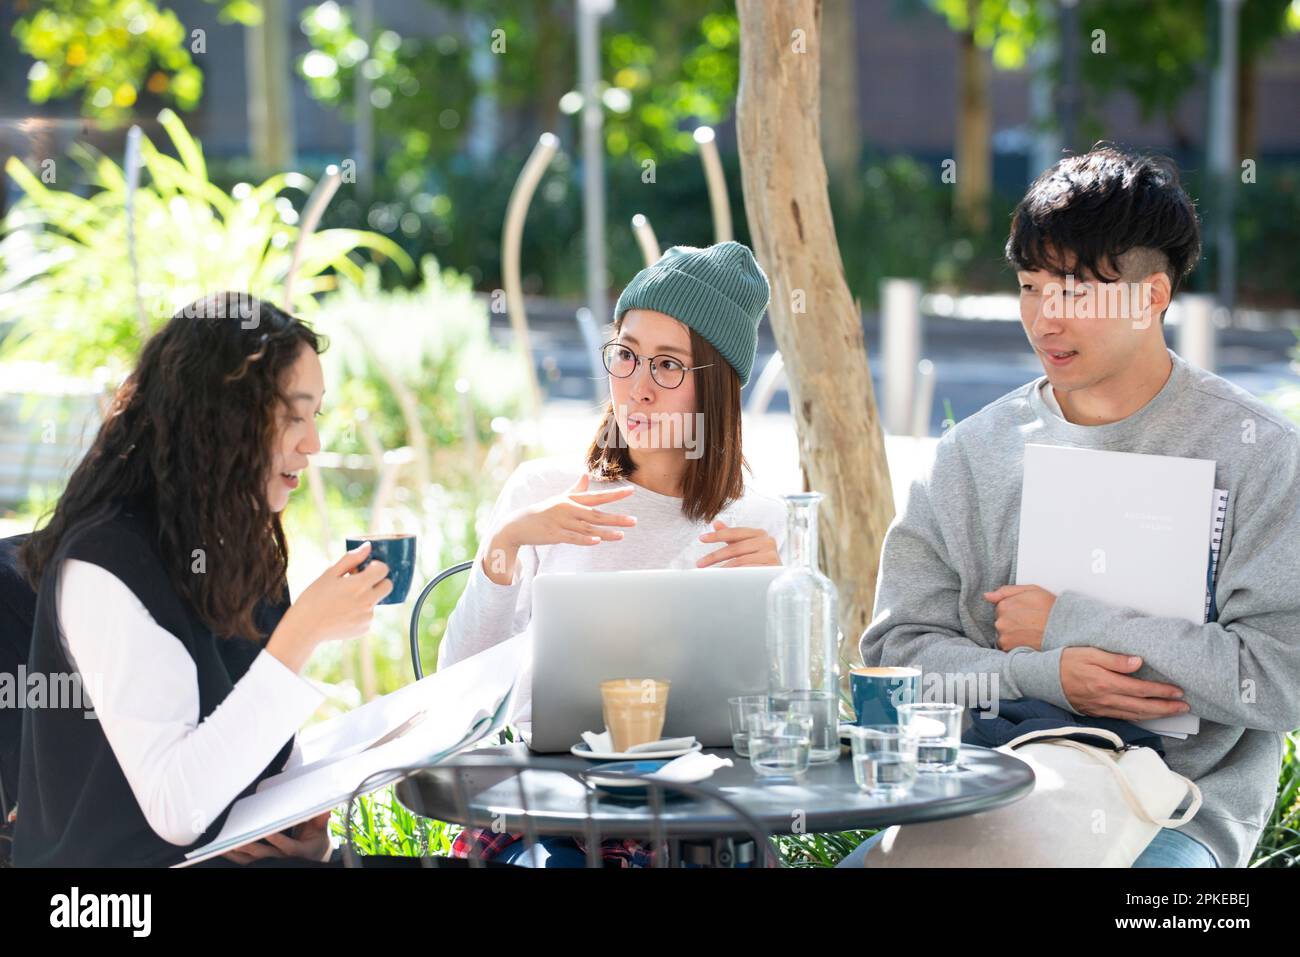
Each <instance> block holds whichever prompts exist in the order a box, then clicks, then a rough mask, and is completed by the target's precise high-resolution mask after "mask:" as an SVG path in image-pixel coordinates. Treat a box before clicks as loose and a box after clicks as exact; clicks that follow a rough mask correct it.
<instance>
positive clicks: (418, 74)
mask: <svg viewBox="0 0 1300 957" xmlns="http://www.w3.org/2000/svg"><path fill="white" fill-rule="evenodd" d="M301 26H302V30H303V33H305V34H306V35H307V39H308V40H309V41H310V42H311V45H312V50H311V51H310V52H309V53H307V54H305V55H304V56H303V57H301V58H300V59H299V61H298V71H299V73H300V75H301V76H302V77H303V79H304V80H305V81H306V83H307V90H308V92H310V93H311V95H312V96H314V97H315V98H316V99H318V100H320V101H321V102H322V103H325V104H328V105H329V106H333V107H341V108H342V109H343V110H344V111H345V112H346V113H347V114H349V115H350V114H351V113H352V112H353V111H354V109H355V104H354V93H355V84H356V81H357V75H358V72H359V71H361V72H364V74H365V76H366V77H367V79H368V80H369V84H370V101H371V105H372V106H373V107H374V113H373V116H374V118H375V128H376V130H377V132H378V135H379V136H380V137H381V138H383V139H386V140H388V141H390V142H392V143H394V144H396V149H394V150H385V152H386V153H387V154H388V156H389V162H388V172H389V174H390V175H394V176H396V175H399V174H400V173H403V172H406V171H408V170H413V169H414V170H419V169H424V168H425V167H426V166H427V165H428V164H429V163H430V162H434V163H436V162H438V161H440V160H445V159H446V158H447V157H449V156H451V155H452V154H453V153H455V152H456V150H457V149H458V148H459V146H460V145H461V140H462V137H463V129H464V125H465V124H464V122H463V121H464V120H465V119H466V118H468V116H469V111H470V106H471V100H472V96H473V94H474V92H475V91H474V88H473V84H472V82H471V81H470V78H469V73H468V70H469V56H468V50H467V48H466V47H465V46H464V44H463V43H462V41H461V40H460V39H459V38H458V37H456V36H455V35H454V34H443V35H442V36H439V37H436V38H418V39H417V38H409V37H408V38H405V39H403V38H402V37H401V36H400V35H399V34H397V33H396V32H394V31H392V30H386V29H380V30H377V31H376V32H375V33H374V35H373V36H370V37H364V38H363V37H361V36H358V35H357V33H356V31H355V29H354V27H353V23H352V13H351V11H349V10H345V9H342V8H340V7H339V5H338V4H337V3H333V2H327V3H322V4H319V5H318V6H315V7H308V8H307V9H306V10H304V11H303V13H302V17H301ZM484 42H486V40H484ZM431 97H435V98H436V108H435V107H431V106H430V103H431V102H432V101H431V99H430V98H431Z"/></svg>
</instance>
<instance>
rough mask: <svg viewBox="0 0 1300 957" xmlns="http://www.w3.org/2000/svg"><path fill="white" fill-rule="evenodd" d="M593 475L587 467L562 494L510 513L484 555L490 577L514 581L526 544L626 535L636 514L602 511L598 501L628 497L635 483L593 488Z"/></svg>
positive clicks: (589, 540)
mask: <svg viewBox="0 0 1300 957" xmlns="http://www.w3.org/2000/svg"><path fill="white" fill-rule="evenodd" d="M589 481H590V480H589V478H588V476H587V475H586V473H584V474H583V475H582V476H581V477H579V479H578V481H576V482H574V483H573V485H572V486H570V487H569V488H568V489H566V490H565V491H564V492H561V493H560V494H559V495H555V496H552V497H551V498H548V499H545V500H543V501H541V502H538V503H537V504H536V505H530V506H528V507H527V508H522V509H520V510H519V511H517V512H514V513H512V514H511V515H509V516H507V517H506V519H505V520H504V521H503V522H502V523H501V525H500V527H499V528H498V529H497V531H496V532H495V534H493V536H492V539H491V541H490V542H489V543H488V551H487V553H486V554H485V555H484V558H483V570H484V572H485V573H486V574H487V576H488V578H490V579H491V580H492V581H494V582H496V583H497V584H499V585H509V584H510V582H511V581H512V580H513V578H514V568H515V557H516V556H517V554H518V552H519V549H520V547H521V546H523V545H599V544H600V543H601V542H616V541H618V540H619V539H621V538H622V537H623V533H622V532H621V531H619V529H620V528H630V527H631V526H633V525H635V524H636V519H635V518H633V517H632V516H631V515H620V514H618V513H616V512H602V511H601V510H600V509H599V508H597V507H596V506H598V505H605V504H608V503H609V502H617V501H619V500H620V499H624V498H627V497H628V496H629V495H631V494H632V493H633V491H635V489H631V488H620V489H614V490H613V491H609V492H588V491H587V485H588V484H589Z"/></svg>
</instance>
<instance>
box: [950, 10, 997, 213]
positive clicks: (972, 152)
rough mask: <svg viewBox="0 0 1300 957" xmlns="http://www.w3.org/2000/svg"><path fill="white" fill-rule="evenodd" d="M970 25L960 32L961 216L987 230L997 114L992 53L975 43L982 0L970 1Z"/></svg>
mask: <svg viewBox="0 0 1300 957" xmlns="http://www.w3.org/2000/svg"><path fill="white" fill-rule="evenodd" d="M967 9H968V19H969V24H968V28H967V29H966V30H964V31H962V32H961V33H960V34H959V35H958V39H959V41H960V49H959V53H958V57H957V156H956V157H955V158H956V160H957V191H956V194H955V203H956V211H957V218H958V220H959V222H961V224H962V225H964V226H965V227H967V228H969V229H971V230H972V231H975V232H983V231H984V230H985V229H987V228H988V223H989V194H990V193H991V192H992V190H993V132H992V131H993V114H992V109H991V106H990V103H989V84H990V82H991V80H990V73H991V67H990V64H989V58H988V54H987V53H985V52H984V51H983V50H981V49H980V48H979V46H978V45H977V44H976V43H975V22H976V16H977V15H978V13H979V0H968V3H967Z"/></svg>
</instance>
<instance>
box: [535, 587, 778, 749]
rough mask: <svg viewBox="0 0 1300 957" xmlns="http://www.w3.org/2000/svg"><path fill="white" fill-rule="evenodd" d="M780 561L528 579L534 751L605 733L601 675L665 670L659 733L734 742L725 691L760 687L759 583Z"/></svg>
mask: <svg viewBox="0 0 1300 957" xmlns="http://www.w3.org/2000/svg"><path fill="white" fill-rule="evenodd" d="M782 571H784V569H783V568H782V567H781V566H772V567H762V568H703V569H688V570H684V571H670V570H661V571H624V572H585V573H573V574H544V575H538V576H537V578H536V579H535V580H534V581H533V612H532V621H531V626H530V627H531V629H532V632H533V689H532V690H533V703H532V719H533V721H532V738H531V739H530V740H529V742H528V743H529V746H530V747H531V748H532V749H533V750H534V751H541V752H549V751H568V750H569V748H570V747H572V746H573V745H575V744H577V743H578V742H579V741H581V740H582V739H581V737H580V735H581V733H582V732H583V731H602V730H604V728H605V720H604V718H603V717H602V716H601V708H600V683H601V682H602V681H604V680H606V679H608V678H667V679H668V680H669V681H671V682H672V685H671V687H670V688H669V691H668V715H667V718H666V720H665V722H664V730H663V736H664V737H665V738H674V737H684V736H686V735H694V736H695V737H696V738H697V739H699V741H700V742H701V743H702V744H703V745H704V746H705V747H706V748H707V747H730V746H731V720H730V715H729V713H728V707H727V699H728V698H731V697H734V696H736V695H742V694H754V693H759V694H761V693H764V692H766V690H767V671H768V660H767V586H768V585H769V584H770V583H771V581H772V579H774V578H775V577H776V576H777V575H779V574H780V573H781V572H782Z"/></svg>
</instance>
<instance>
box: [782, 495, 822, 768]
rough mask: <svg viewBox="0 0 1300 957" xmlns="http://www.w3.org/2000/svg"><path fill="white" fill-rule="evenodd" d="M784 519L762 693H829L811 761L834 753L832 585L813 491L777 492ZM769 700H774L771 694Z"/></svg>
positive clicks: (816, 496)
mask: <svg viewBox="0 0 1300 957" xmlns="http://www.w3.org/2000/svg"><path fill="white" fill-rule="evenodd" d="M782 498H783V499H784V500H785V503H786V507H787V509H788V514H787V518H786V523H787V524H786V528H787V534H786V556H785V566H786V568H785V571H784V572H782V573H781V574H780V575H778V576H777V577H776V578H775V579H773V581H772V584H771V585H769V586H768V589H767V658H768V693H769V694H771V695H773V696H777V695H784V696H787V697H788V696H789V695H791V694H792V693H794V692H807V691H824V692H829V708H830V713H829V714H828V715H827V716H826V721H825V722H818V724H819V726H822V727H825V726H826V724H827V723H829V731H828V732H827V733H825V734H823V735H822V737H821V740H818V741H814V742H813V747H812V756H811V757H812V760H813V761H814V762H820V761H834V760H836V759H837V758H838V757H839V753H840V746H839V730H838V718H839V705H838V702H839V689H838V676H837V664H838V661H839V626H838V622H837V612H838V608H837V606H838V603H839V601H838V595H837V593H836V591H835V584H834V583H833V582H832V581H831V580H830V579H829V578H827V577H826V576H825V575H823V574H822V573H821V570H820V569H819V568H818V560H817V505H818V503H819V502H820V501H821V500H822V495H821V493H819V492H803V493H800V494H797V495H783V496H782ZM774 700H775V698H774Z"/></svg>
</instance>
